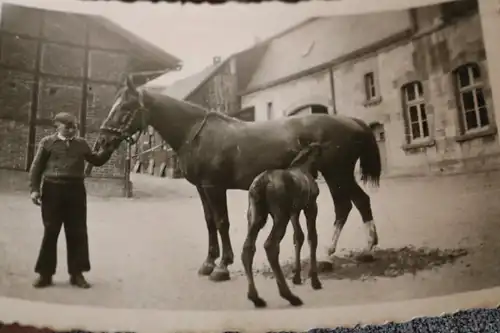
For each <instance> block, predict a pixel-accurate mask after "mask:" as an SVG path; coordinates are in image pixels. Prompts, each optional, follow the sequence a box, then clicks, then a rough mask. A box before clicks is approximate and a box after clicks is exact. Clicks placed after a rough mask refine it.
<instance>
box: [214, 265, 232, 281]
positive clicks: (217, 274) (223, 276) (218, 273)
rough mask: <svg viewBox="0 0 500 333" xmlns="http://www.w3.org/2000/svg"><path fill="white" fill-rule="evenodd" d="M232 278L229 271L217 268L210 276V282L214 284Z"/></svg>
mask: <svg viewBox="0 0 500 333" xmlns="http://www.w3.org/2000/svg"><path fill="white" fill-rule="evenodd" d="M230 279H231V277H230V276H229V270H228V269H227V268H219V267H215V269H214V271H213V272H212V274H210V280H212V281H214V282H222V281H228V280H230Z"/></svg>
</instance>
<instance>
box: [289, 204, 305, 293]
mask: <svg viewBox="0 0 500 333" xmlns="http://www.w3.org/2000/svg"><path fill="white" fill-rule="evenodd" d="M299 216H300V212H299V213H298V214H293V215H292V218H291V220H292V227H293V245H294V247H295V266H294V269H293V273H294V275H293V280H292V281H293V283H294V284H301V283H302V279H301V278H300V273H301V271H302V268H301V264H300V251H301V250H302V245H303V244H304V232H303V231H302V228H301V227H300V221H299Z"/></svg>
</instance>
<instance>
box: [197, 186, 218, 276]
mask: <svg viewBox="0 0 500 333" xmlns="http://www.w3.org/2000/svg"><path fill="white" fill-rule="evenodd" d="M196 189H197V190H198V193H199V195H200V199H201V203H202V205H203V212H204V214H205V221H206V223H207V229H208V255H207V258H206V259H205V261H204V262H203V264H202V265H201V267H200V269H199V270H198V274H200V275H210V274H211V273H212V271H213V270H214V268H215V260H217V258H219V256H220V250H219V239H218V238H217V226H216V225H215V220H214V216H213V213H212V209H211V207H210V205H209V202H208V198H207V196H206V194H205V191H204V190H203V188H201V187H199V186H197V187H196Z"/></svg>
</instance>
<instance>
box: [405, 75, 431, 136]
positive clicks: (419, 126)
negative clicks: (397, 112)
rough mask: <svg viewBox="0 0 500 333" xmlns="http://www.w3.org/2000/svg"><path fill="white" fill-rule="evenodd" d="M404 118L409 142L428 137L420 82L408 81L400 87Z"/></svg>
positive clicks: (427, 125)
mask: <svg viewBox="0 0 500 333" xmlns="http://www.w3.org/2000/svg"><path fill="white" fill-rule="evenodd" d="M402 94H403V101H404V108H405V110H404V112H405V120H406V124H407V129H408V133H407V134H408V136H409V139H410V142H413V141H421V140H422V139H427V138H429V123H428V121H427V112H426V109H425V99H424V91H423V87H422V83H421V82H418V81H416V82H410V83H408V84H406V85H404V86H403V88H402Z"/></svg>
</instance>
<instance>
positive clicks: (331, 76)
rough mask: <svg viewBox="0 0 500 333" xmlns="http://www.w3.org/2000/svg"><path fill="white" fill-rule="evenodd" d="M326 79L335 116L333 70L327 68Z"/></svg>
mask: <svg viewBox="0 0 500 333" xmlns="http://www.w3.org/2000/svg"><path fill="white" fill-rule="evenodd" d="M328 78H329V79H330V93H331V98H332V111H333V114H337V105H336V104H337V103H336V101H335V81H334V79H333V68H331V67H330V68H328Z"/></svg>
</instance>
